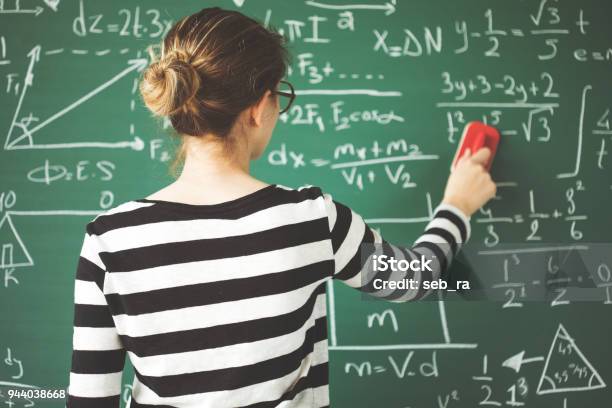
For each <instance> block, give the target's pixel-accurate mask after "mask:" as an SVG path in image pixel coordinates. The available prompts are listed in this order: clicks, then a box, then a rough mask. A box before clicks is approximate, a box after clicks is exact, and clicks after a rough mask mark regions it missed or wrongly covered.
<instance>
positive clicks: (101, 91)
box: [4, 45, 148, 150]
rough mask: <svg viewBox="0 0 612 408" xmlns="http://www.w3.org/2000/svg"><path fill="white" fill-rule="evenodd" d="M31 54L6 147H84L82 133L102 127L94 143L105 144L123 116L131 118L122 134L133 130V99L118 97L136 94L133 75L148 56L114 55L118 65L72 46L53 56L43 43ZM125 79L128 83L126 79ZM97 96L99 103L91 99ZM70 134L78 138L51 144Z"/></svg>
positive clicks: (125, 119)
mask: <svg viewBox="0 0 612 408" xmlns="http://www.w3.org/2000/svg"><path fill="white" fill-rule="evenodd" d="M52 52H53V51H52ZM88 55H89V54H88ZM27 56H28V64H27V69H26V72H25V75H24V82H23V85H22V86H21V88H20V90H19V96H18V100H17V103H16V106H15V111H14V113H13V119H12V121H11V123H10V126H9V128H8V131H7V134H6V139H5V143H4V149H5V150H14V149H26V148H39V149H40V148H70V147H83V146H79V143H78V142H82V141H81V140H79V139H82V138H83V137H84V136H85V137H88V138H89V137H91V136H90V135H91V133H92V130H95V131H96V132H97V133H99V135H98V136H97V138H98V139H99V140H96V141H95V142H94V141H91V143H90V144H94V145H95V144H96V143H97V144H100V143H102V142H104V141H105V140H107V139H108V135H110V134H112V133H117V122H119V123H121V122H126V124H125V126H124V130H122V134H123V133H125V134H127V133H128V129H130V128H131V126H130V125H129V124H130V121H131V113H132V112H131V110H130V105H128V103H127V102H126V103H125V107H124V108H123V109H121V103H118V101H119V102H120V101H124V100H126V99H127V100H128V101H129V99H130V98H134V96H133V92H131V93H130V84H129V81H127V80H128V79H129V78H130V77H135V76H136V75H137V73H138V72H141V71H142V70H143V69H144V68H145V67H146V65H147V63H148V61H147V60H146V59H144V58H134V59H127V61H126V60H124V59H123V58H118V59H116V60H111V63H112V62H114V63H113V64H112V65H111V63H103V64H100V62H99V61H100V60H99V58H100V57H96V56H92V57H87V56H75V55H72V54H70V53H69V52H67V51H65V52H62V53H61V54H59V53H58V54H57V55H55V56H47V55H46V54H45V53H44V52H43V51H42V47H41V46H39V45H37V46H35V47H34V48H32V50H31V51H30V52H29V53H28V54H27ZM41 67H42V68H41ZM106 69H109V70H111V71H110V72H106V71H105V70H106ZM121 80H124V81H127V83H125V82H123V83H120V82H119V81H121ZM115 84H118V86H113V85H115ZM132 88H133V86H132ZM126 90H127V91H126ZM101 96H102V99H100V98H101ZM92 100H97V103H94V104H91V103H90V101H92ZM55 105H58V106H55ZM121 119H123V120H121ZM66 135H67V136H68V137H70V138H72V139H76V140H72V142H74V143H51V144H49V142H50V141H51V140H49V139H53V137H58V136H59V137H62V138H63V137H65V136H66ZM94 137H96V136H94ZM81 144H82V143H81Z"/></svg>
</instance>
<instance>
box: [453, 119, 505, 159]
mask: <svg viewBox="0 0 612 408" xmlns="http://www.w3.org/2000/svg"><path fill="white" fill-rule="evenodd" d="M498 144H499V132H498V131H497V129H495V128H494V127H493V126H488V125H485V124H484V123H482V122H477V121H474V122H470V123H468V124H467V125H465V128H464V129H463V135H462V136H461V140H460V141H459V148H458V149H457V152H456V153H455V158H454V159H453V161H452V164H451V169H452V168H453V167H455V164H457V160H459V158H460V157H461V156H463V153H464V152H465V149H470V152H471V154H472V155H473V154H474V153H476V152H477V151H478V149H480V148H482V147H488V148H489V150H491V157H489V160H488V161H487V162H486V164H485V168H486V169H487V171H488V170H490V169H491V164H492V163H493V158H494V157H495V152H497V145H498Z"/></svg>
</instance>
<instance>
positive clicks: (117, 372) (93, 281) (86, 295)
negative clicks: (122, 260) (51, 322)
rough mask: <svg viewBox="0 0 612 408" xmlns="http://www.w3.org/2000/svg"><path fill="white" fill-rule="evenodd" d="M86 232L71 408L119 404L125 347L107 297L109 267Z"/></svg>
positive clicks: (78, 275) (78, 284) (69, 399)
mask: <svg viewBox="0 0 612 408" xmlns="http://www.w3.org/2000/svg"><path fill="white" fill-rule="evenodd" d="M98 253H99V245H98V241H97V236H96V235H93V234H90V233H89V232H86V234H85V238H84V240H83V246H82V249H81V253H80V256H79V261H78V265H77V270H76V278H75V281H74V321H73V322H74V327H73V337H72V366H71V370H70V378H69V385H68V395H67V400H66V407H67V408H81V407H83V408H84V407H87V408H102V407H104V408H115V407H117V408H118V407H119V404H120V401H119V399H120V394H121V376H122V374H123V366H124V363H125V356H126V353H125V350H124V348H123V346H122V344H121V341H120V339H119V335H118V334H117V330H116V328H115V324H114V321H113V318H112V314H111V312H110V309H109V307H108V305H107V303H106V298H105V296H104V292H103V288H104V277H105V273H106V268H105V266H104V264H103V263H102V261H101V259H100V257H99V256H98Z"/></svg>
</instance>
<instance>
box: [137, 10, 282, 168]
mask: <svg viewBox="0 0 612 408" xmlns="http://www.w3.org/2000/svg"><path fill="white" fill-rule="evenodd" d="M160 48H161V54H160V55H156V53H155V52H154V49H153V47H150V48H149V53H150V56H151V63H150V65H149V66H148V67H147V68H146V69H145V71H144V73H143V75H142V80H141V82H140V86H139V89H140V93H141V95H142V99H143V101H144V103H145V105H146V106H147V107H148V108H149V110H150V111H151V112H152V113H153V115H155V116H162V117H167V118H168V119H169V120H170V123H171V124H172V127H173V128H174V130H175V131H176V132H177V133H178V134H179V135H180V136H181V143H180V146H179V147H178V150H177V153H176V154H175V159H174V161H173V162H172V164H171V173H172V174H173V176H176V169H177V167H178V165H179V164H180V163H182V162H183V161H184V158H185V153H186V152H185V139H184V138H185V137H201V136H203V135H205V134H213V135H214V136H215V137H217V138H218V139H219V141H222V142H224V143H225V144H227V142H229V140H228V134H229V132H230V130H231V129H232V127H233V125H234V123H235V122H236V119H237V118H238V115H239V114H240V112H242V111H243V110H244V109H246V108H247V107H249V106H251V105H252V104H253V103H255V102H257V101H258V100H259V99H260V98H261V97H262V96H263V94H264V93H265V92H266V91H267V90H268V89H270V90H272V89H274V88H275V87H276V85H277V84H278V82H279V81H280V80H281V79H282V78H283V76H284V75H285V72H286V70H287V66H288V65H289V63H290V55H289V53H288V51H287V50H286V48H285V41H284V38H283V37H282V36H281V35H280V34H278V33H277V32H275V31H274V30H269V29H267V28H266V27H264V26H263V25H262V24H261V23H260V22H258V21H256V20H254V19H252V18H250V17H247V16H245V15H243V14H241V13H239V12H237V11H233V10H223V9H221V8H219V7H210V8H204V9H202V10H200V11H199V12H197V13H195V14H192V15H189V16H186V17H183V18H182V19H180V20H179V21H177V22H176V23H175V24H174V26H172V28H171V29H170V30H169V31H168V34H167V35H166V37H165V38H164V40H163V42H162V44H161V47H160Z"/></svg>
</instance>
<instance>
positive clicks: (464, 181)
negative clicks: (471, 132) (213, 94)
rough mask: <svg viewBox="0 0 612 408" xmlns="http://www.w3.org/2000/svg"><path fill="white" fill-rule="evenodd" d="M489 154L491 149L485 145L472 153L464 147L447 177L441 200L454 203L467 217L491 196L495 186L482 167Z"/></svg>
mask: <svg viewBox="0 0 612 408" xmlns="http://www.w3.org/2000/svg"><path fill="white" fill-rule="evenodd" d="M490 155H491V150H490V149H489V148H487V147H483V148H481V149H479V150H478V151H477V152H476V153H475V154H474V155H471V152H470V149H466V150H465V153H464V154H463V156H461V158H460V159H459V160H458V161H457V164H456V165H455V167H454V168H453V169H452V171H451V174H450V176H449V177H448V181H447V182H446V188H445V190H444V198H443V199H442V202H443V203H446V204H450V205H454V206H455V207H457V208H459V209H460V210H461V211H463V212H464V213H465V215H467V216H468V217H469V216H471V215H472V214H473V213H474V212H476V210H478V209H479V208H480V207H482V206H483V205H484V204H485V203H486V202H487V201H489V200H490V199H491V198H493V197H494V196H495V192H496V191H497V186H496V185H495V183H494V182H493V180H491V175H490V174H489V172H488V171H487V170H486V169H485V168H484V164H485V163H486V162H487V160H488V159H489V156H490Z"/></svg>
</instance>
